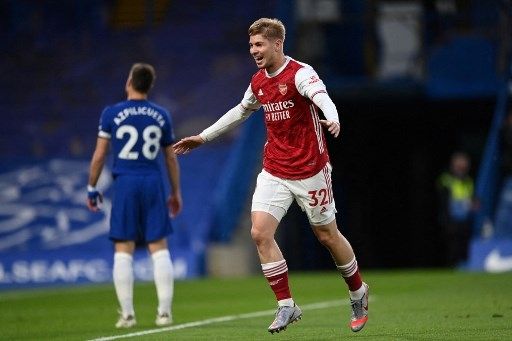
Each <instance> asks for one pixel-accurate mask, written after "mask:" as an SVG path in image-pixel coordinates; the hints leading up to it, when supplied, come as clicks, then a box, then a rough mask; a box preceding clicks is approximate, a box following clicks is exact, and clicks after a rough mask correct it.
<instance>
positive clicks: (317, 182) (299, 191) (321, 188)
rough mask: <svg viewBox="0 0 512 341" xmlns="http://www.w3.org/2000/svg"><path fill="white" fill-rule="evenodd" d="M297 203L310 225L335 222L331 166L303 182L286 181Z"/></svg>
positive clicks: (326, 166)
mask: <svg viewBox="0 0 512 341" xmlns="http://www.w3.org/2000/svg"><path fill="white" fill-rule="evenodd" d="M288 182H289V188H290V189H291V190H292V192H293V194H294V196H295V199H296V200H297V203H298V204H299V206H300V207H301V209H302V210H303V211H304V212H306V215H307V216H308V220H309V222H310V224H311V225H313V226H316V225H327V224H329V223H331V222H332V221H334V220H335V218H336V217H335V214H336V212H337V211H336V204H335V202H334V197H333V192H332V182H331V165H330V164H329V163H327V164H326V165H325V167H324V168H323V169H322V170H321V171H320V172H318V173H317V174H316V175H314V176H312V177H310V178H307V179H303V180H288Z"/></svg>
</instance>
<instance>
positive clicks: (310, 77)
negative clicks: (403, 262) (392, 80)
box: [174, 18, 368, 333]
mask: <svg viewBox="0 0 512 341" xmlns="http://www.w3.org/2000/svg"><path fill="white" fill-rule="evenodd" d="M284 39H285V27H284V25H283V23H282V22H281V21H279V20H277V19H269V18H261V19H259V20H257V21H255V22H254V23H253V24H252V25H251V26H250V27H249V51H250V53H251V56H252V57H253V58H254V61H255V62H256V65H257V67H258V69H259V70H258V71H257V72H256V73H255V74H254V75H253V77H252V79H251V83H250V85H249V87H248V88H247V90H246V92H245V95H244V97H243V99H242V101H241V102H240V104H238V105H237V106H235V107H234V108H232V109H231V110H229V111H228V112H226V113H225V114H224V115H223V116H222V117H221V118H219V120H218V121H217V122H215V123H214V124H212V125H211V126H210V127H208V128H206V129H205V130H204V131H203V132H201V133H200V134H199V135H195V136H190V137H186V138H184V139H182V140H180V141H179V142H177V143H176V144H175V145H174V150H175V152H176V153H177V154H185V153H187V152H189V151H190V150H192V149H193V148H196V147H198V146H200V145H202V144H203V143H206V142H208V141H211V140H213V139H214V138H216V137H218V136H219V135H221V134H223V133H224V132H226V131H228V130H229V129H232V128H233V127H235V126H237V125H238V124H239V123H241V122H242V121H244V120H245V119H247V118H248V117H249V116H250V115H251V114H252V113H253V112H254V111H256V110H258V109H259V108H261V107H263V109H264V119H265V125H266V128H267V141H266V143H265V147H264V151H263V170H262V171H261V173H260V174H259V175H258V179H257V184H256V189H255V191H254V195H253V199H252V209H251V212H252V213H251V219H252V228H251V236H252V239H253V240H254V242H255V244H256V248H257V251H258V255H259V258H260V261H261V268H262V270H263V274H264V275H265V277H266V279H267V280H268V282H269V285H270V287H271V288H272V290H273V291H274V293H275V296H276V299H277V304H278V309H277V312H276V316H275V319H274V321H273V322H272V324H271V325H270V326H269V327H268V331H269V332H271V333H274V332H279V331H281V330H284V329H286V327H287V326H288V324H290V323H292V322H294V321H297V320H299V319H300V318H301V316H302V311H301V309H300V308H299V306H298V305H297V304H296V303H295V301H294V300H293V298H292V295H291V293H290V288H289V285H288V266H287V265H286V260H285V259H284V257H283V254H282V253H281V250H280V249H279V246H278V245H277V243H276V241H275V239H274V235H275V233H276V230H277V227H278V225H279V222H280V221H281V219H282V218H283V216H284V215H285V214H286V212H287V210H288V208H289V207H290V205H291V204H292V202H293V200H296V201H297V203H298V204H299V206H300V207H301V208H302V210H303V211H304V212H306V214H307V216H308V219H309V222H310V224H311V226H312V230H313V232H314V234H315V235H316V237H317V238H318V240H319V241H320V242H321V243H322V244H323V245H324V246H325V247H326V248H327V249H328V250H329V252H330V253H331V255H332V257H333V259H334V261H335V263H336V266H337V268H338V270H339V272H340V273H341V276H342V277H343V279H344V280H345V282H346V283H347V286H348V289H349V295H350V302H351V306H352V316H351V319H350V328H351V329H352V331H354V332H357V331H359V330H361V329H362V328H363V327H364V325H365V323H366V321H367V320H368V285H367V284H366V283H364V282H363V280H362V278H361V275H360V273H359V268H358V266H357V261H356V257H355V255H354V252H353V250H352V247H351V246H350V243H349V242H348V241H347V240H346V239H345V237H343V235H342V234H341V233H340V231H339V230H338V227H337V225H336V219H335V213H336V207H335V202H334V198H333V195H332V187H331V164H330V162H329V154H328V152H327V146H326V141H325V137H324V134H323V131H322V127H323V128H325V129H327V131H329V133H331V134H332V135H333V136H334V137H338V135H339V133H340V123H339V118H338V112H337V110H336V106H335V105H334V103H333V101H332V100H331V98H330V97H329V95H328V94H327V91H326V88H325V85H324V83H323V82H322V80H321V79H320V78H319V77H318V75H317V73H316V72H315V70H314V69H313V68H312V67H311V66H309V65H307V64H304V63H301V62H299V61H296V60H294V59H292V58H290V57H288V56H286V55H285V54H284V51H283V44H284ZM318 108H320V110H322V112H323V114H324V116H325V118H326V119H325V120H321V119H320V118H319V116H318Z"/></svg>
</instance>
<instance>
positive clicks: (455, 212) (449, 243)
mask: <svg viewBox="0 0 512 341" xmlns="http://www.w3.org/2000/svg"><path fill="white" fill-rule="evenodd" d="M469 170H470V159H469V156H468V155H467V154H466V153H463V152H455V153H453V154H452V155H451V158H450V166H449V169H448V170H447V171H445V172H443V173H442V174H441V175H440V177H439V179H438V183H437V189H438V193H439V203H440V206H439V223H440V225H441V227H442V235H443V239H444V242H445V247H446V262H447V265H449V266H459V265H463V264H464V263H465V262H466V260H467V257H468V244H469V241H470V239H471V231H472V222H473V219H472V218H473V212H474V211H475V210H476V209H477V207H478V203H477V201H476V200H475V199H474V183H473V179H472V178H471V177H470V175H469Z"/></svg>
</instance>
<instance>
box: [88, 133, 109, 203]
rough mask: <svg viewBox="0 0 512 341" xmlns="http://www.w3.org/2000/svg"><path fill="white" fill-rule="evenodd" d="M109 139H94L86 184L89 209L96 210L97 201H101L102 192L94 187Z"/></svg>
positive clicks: (103, 162)
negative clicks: (94, 145)
mask: <svg viewBox="0 0 512 341" xmlns="http://www.w3.org/2000/svg"><path fill="white" fill-rule="evenodd" d="M109 146H110V140H109V139H106V138H103V137H98V138H97V139H96V149H95V150H94V154H93V156H92V160H91V165H90V167H89V182H88V184H87V207H88V208H89V210H91V211H94V212H95V211H98V210H99V207H98V201H99V202H102V201H103V196H102V194H101V193H100V192H99V191H98V190H97V189H96V184H97V183H98V179H99V177H100V175H101V171H102V170H103V166H104V165H105V160H106V158H107V155H108V150H109Z"/></svg>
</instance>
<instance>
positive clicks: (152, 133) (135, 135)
mask: <svg viewBox="0 0 512 341" xmlns="http://www.w3.org/2000/svg"><path fill="white" fill-rule="evenodd" d="M125 135H128V140H127V141H126V143H125V145H124V146H123V148H122V149H121V151H120V152H119V154H118V157H119V158H120V159H123V160H137V159H138V158H139V152H138V151H136V150H133V148H134V147H135V145H136V144H137V141H138V139H139V132H138V131H137V129H136V128H135V127H134V126H131V125H123V126H121V127H119V129H117V131H116V138H118V139H120V140H121V139H123V138H124V137H125ZM161 137H162V130H160V128H159V127H158V126H155V125H150V126H147V127H146V128H144V130H143V131H142V139H143V140H144V144H143V145H142V155H144V157H145V158H146V159H149V160H154V159H155V158H156V156H157V155H158V151H159V150H160V138H161Z"/></svg>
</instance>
